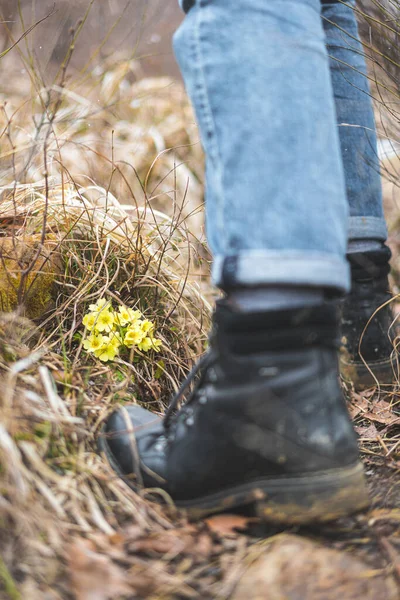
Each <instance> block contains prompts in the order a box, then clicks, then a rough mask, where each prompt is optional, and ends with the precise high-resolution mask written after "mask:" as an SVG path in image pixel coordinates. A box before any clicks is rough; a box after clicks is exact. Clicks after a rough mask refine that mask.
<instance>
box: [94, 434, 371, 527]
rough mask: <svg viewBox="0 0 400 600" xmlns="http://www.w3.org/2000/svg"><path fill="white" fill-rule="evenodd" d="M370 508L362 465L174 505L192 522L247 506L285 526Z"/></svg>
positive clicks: (245, 486) (108, 454) (105, 448)
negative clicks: (192, 520)
mask: <svg viewBox="0 0 400 600" xmlns="http://www.w3.org/2000/svg"><path fill="white" fill-rule="evenodd" d="M98 445H99V449H100V451H101V452H102V453H104V455H105V457H106V459H107V461H108V462H109V464H110V465H111V467H112V468H113V470H114V471H115V472H116V473H117V474H118V476H119V477H120V478H121V479H123V480H124V481H125V483H126V484H127V485H128V486H129V487H130V488H132V489H133V490H135V491H139V489H140V488H139V486H138V485H135V482H133V481H132V479H130V478H129V477H128V476H127V475H125V474H124V473H122V471H121V470H120V469H119V466H118V464H117V463H116V462H115V460H114V458H113V456H112V454H111V452H110V451H109V450H108V446H107V442H106V441H105V439H104V438H103V437H100V438H99V440H98ZM368 504H369V499H368V491H367V486H366V483H365V478H364V471H363V467H362V464H361V463H357V464H356V465H353V466H350V467H342V468H340V469H332V470H330V471H325V472H318V473H312V474H305V475H303V476H297V477H282V478H277V479H259V480H256V481H252V482H249V483H245V484H241V485H238V486H234V487H230V488H226V489H224V490H222V491H221V492H217V493H214V494H209V495H207V496H203V497H201V498H196V499H195V500H190V501H186V502H182V501H176V502H175V505H176V507H177V508H179V509H182V510H184V511H185V512H186V513H187V515H188V517H189V518H191V519H194V520H196V519H200V518H202V517H205V516H207V515H210V514H213V513H217V512H225V511H227V510H231V509H233V508H237V507H240V506H245V505H247V506H249V505H251V506H252V507H253V509H254V511H255V514H256V515H257V516H258V517H259V518H260V519H261V520H263V521H268V522H270V521H273V522H274V523H282V524H286V525H300V524H306V523H312V522H320V523H322V522H327V521H334V520H335V519H338V518H340V517H346V516H349V515H351V514H354V513H357V512H360V511H361V510H363V509H365V508H367V507H368Z"/></svg>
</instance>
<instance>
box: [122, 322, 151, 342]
mask: <svg viewBox="0 0 400 600" xmlns="http://www.w3.org/2000/svg"><path fill="white" fill-rule="evenodd" d="M144 337H146V334H145V333H144V332H143V331H142V329H141V328H140V325H137V324H136V323H135V324H134V325H131V327H129V329H128V331H127V332H126V334H125V338H124V344H125V346H127V347H128V348H132V346H135V345H136V344H140V342H141V341H142V340H143V338H144Z"/></svg>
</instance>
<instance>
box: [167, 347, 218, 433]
mask: <svg viewBox="0 0 400 600" xmlns="http://www.w3.org/2000/svg"><path fill="white" fill-rule="evenodd" d="M214 363H215V355H214V353H213V352H212V350H208V351H207V352H206V353H205V354H204V355H203V356H202V357H201V358H200V360H198V362H197V363H196V364H195V365H194V367H193V368H192V370H191V371H190V372H189V374H188V375H187V377H186V379H185V380H184V381H183V383H182V385H181V386H180V388H179V390H178V391H177V392H176V394H175V396H174V397H173V398H172V400H171V402H170V404H169V406H168V408H167V410H166V413H165V416H164V427H165V429H166V430H168V429H170V428H171V426H172V425H173V423H174V422H175V418H176V416H177V413H176V412H175V410H176V409H177V407H178V405H179V403H180V402H181V400H182V399H183V398H184V396H185V394H186V392H187V390H188V389H189V387H190V385H191V384H192V382H193V381H194V379H195V378H196V376H197V375H198V374H199V373H200V377H199V380H198V382H197V383H196V386H195V388H194V390H193V391H192V393H191V395H190V396H189V398H188V400H187V401H186V404H185V405H184V406H183V408H182V409H181V411H180V412H179V414H182V412H183V411H185V412H187V410H188V407H189V405H191V404H192V403H193V402H194V401H195V400H197V399H198V398H199V395H200V390H201V387H202V384H203V383H204V381H205V379H206V377H207V373H209V371H210V368H211V367H212V365H213V364H214Z"/></svg>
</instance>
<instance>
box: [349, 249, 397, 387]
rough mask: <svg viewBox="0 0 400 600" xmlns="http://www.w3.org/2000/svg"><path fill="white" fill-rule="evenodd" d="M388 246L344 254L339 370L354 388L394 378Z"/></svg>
mask: <svg viewBox="0 0 400 600" xmlns="http://www.w3.org/2000/svg"><path fill="white" fill-rule="evenodd" d="M390 257H391V252H390V249H389V248H388V247H387V246H385V245H383V246H382V248H381V249H377V250H373V251H370V252H357V253H352V254H348V255H347V258H348V261H349V263H350V268H351V291H350V293H349V294H348V296H347V297H346V299H345V300H344V301H343V305H342V345H341V350H340V372H341V375H342V377H343V378H344V379H345V380H346V381H349V382H350V381H351V382H352V383H353V384H354V387H355V389H356V390H362V389H365V388H366V387H371V386H373V385H376V384H377V382H379V384H391V383H392V382H393V381H394V379H395V376H394V374H395V364H396V361H395V352H394V347H393V340H394V338H395V335H396V334H395V324H394V318H393V314H392V310H391V302H390V300H391V298H392V295H391V293H390V289H389V280H388V274H389V270H390V267H389V260H390Z"/></svg>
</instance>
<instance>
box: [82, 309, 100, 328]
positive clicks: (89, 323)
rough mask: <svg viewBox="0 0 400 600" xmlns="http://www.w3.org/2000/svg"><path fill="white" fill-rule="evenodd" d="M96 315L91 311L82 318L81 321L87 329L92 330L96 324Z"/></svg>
mask: <svg viewBox="0 0 400 600" xmlns="http://www.w3.org/2000/svg"><path fill="white" fill-rule="evenodd" d="M96 319H97V315H96V314H93V313H88V314H87V315H85V316H84V317H83V319H82V323H83V324H84V326H85V327H86V329H88V330H89V331H92V330H93V329H94V327H95V326H96Z"/></svg>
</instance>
